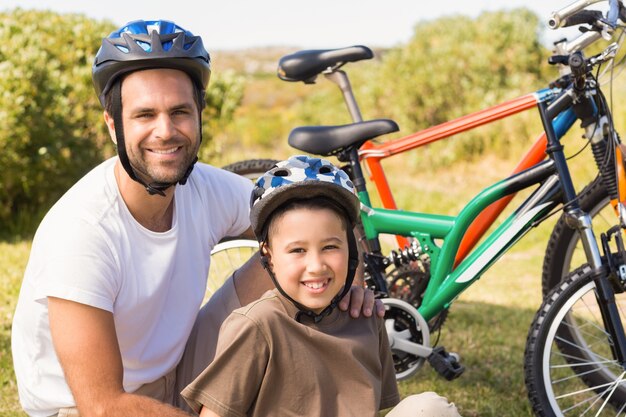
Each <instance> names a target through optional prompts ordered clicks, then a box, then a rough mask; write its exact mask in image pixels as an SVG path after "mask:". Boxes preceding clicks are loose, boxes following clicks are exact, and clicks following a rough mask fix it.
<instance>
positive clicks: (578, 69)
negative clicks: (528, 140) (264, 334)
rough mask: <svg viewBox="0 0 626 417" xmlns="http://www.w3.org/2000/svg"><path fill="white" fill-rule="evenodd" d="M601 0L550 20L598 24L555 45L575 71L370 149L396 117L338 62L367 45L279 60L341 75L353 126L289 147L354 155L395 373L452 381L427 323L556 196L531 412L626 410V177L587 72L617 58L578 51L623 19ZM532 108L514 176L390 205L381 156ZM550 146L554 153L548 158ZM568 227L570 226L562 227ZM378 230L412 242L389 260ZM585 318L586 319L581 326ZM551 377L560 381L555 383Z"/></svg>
mask: <svg viewBox="0 0 626 417" xmlns="http://www.w3.org/2000/svg"><path fill="white" fill-rule="evenodd" d="M595 2H596V1H593V0H579V1H578V2H575V3H573V4H572V5H570V6H568V7H566V8H564V9H562V10H561V11H559V12H557V13H556V14H555V15H554V16H553V19H552V21H551V25H552V26H554V27H561V26H566V25H579V24H584V25H585V27H588V28H589V29H590V30H588V31H587V32H585V33H583V35H581V36H580V37H579V38H577V39H576V40H574V41H573V42H569V43H568V42H566V41H563V42H560V43H559V44H558V45H557V49H558V53H557V54H556V55H554V56H553V57H552V62H553V63H557V64H560V65H561V66H562V68H564V69H569V74H564V75H562V76H561V77H560V78H559V79H558V80H557V81H555V82H554V83H553V85H552V86H551V88H548V89H543V90H540V91H537V92H535V93H533V94H529V95H526V96H522V97H520V98H518V99H514V100H511V101H508V102H505V103H503V104H501V105H498V106H494V107H491V108H488V109H485V110H483V111H481V112H477V113H473V114H471V115H468V116H465V117H461V118H459V119H456V120H453V121H450V122H447V123H444V124H442V125H439V126H434V127H432V128H429V129H426V130H424V131H421V132H418V133H416V134H414V135H410V136H407V137H405V138H400V139H395V140H390V141H387V142H384V143H382V144H374V143H373V142H372V139H375V138H377V137H378V136H380V135H383V134H387V133H391V132H394V131H397V130H398V127H397V125H396V124H395V123H394V122H393V121H391V120H385V119H381V120H371V121H363V120H362V118H361V115H360V110H359V108H358V105H357V103H356V100H355V99H354V96H353V94H352V90H351V87H350V84H349V80H348V77H347V75H346V73H345V72H344V71H342V70H341V67H342V66H343V65H345V64H346V63H348V62H355V61H359V60H362V59H368V58H371V57H372V53H371V50H369V49H368V48H366V47H362V46H358V47H351V48H344V49H338V50H321V51H320V50H318V51H302V52H299V53H296V54H293V55H290V56H287V57H283V58H282V59H281V61H280V63H279V76H280V77H281V78H283V79H285V80H288V81H304V82H312V81H313V80H314V79H315V77H317V75H319V74H324V75H325V76H326V78H328V79H330V80H331V81H332V82H335V83H336V84H338V85H339V87H340V88H341V90H342V92H343V94H344V98H345V100H346V103H347V106H348V109H349V111H350V113H351V115H352V117H353V120H354V121H355V123H353V124H350V125H343V126H308V127H299V128H296V129H294V130H293V131H292V132H291V134H290V136H289V144H290V145H291V146H292V147H294V148H295V149H298V150H300V151H304V152H307V153H310V154H316V155H323V156H330V155H334V156H336V157H337V158H338V159H339V161H341V162H343V163H346V164H347V165H346V167H345V169H346V170H347V171H348V173H349V174H350V175H351V177H352V179H353V181H354V183H355V186H356V188H357V191H358V193H359V198H360V199H361V201H362V236H363V243H364V245H365V247H366V248H367V250H366V252H365V255H364V257H365V265H366V272H367V273H366V282H367V284H368V286H370V287H371V288H373V289H374V290H375V291H377V293H378V294H379V295H380V296H381V297H382V298H383V302H384V303H385V304H386V307H387V309H388V311H387V315H386V325H387V330H388V334H389V337H390V342H391V346H392V351H393V355H394V363H395V365H396V372H397V377H398V378H399V379H403V378H407V377H409V376H411V375H413V374H414V373H415V372H416V371H417V370H418V369H419V368H420V367H421V366H422V365H423V364H424V363H425V362H426V361H428V362H429V363H430V364H431V365H433V367H434V368H435V369H436V370H437V371H438V372H439V373H440V374H442V375H443V376H444V377H446V378H447V379H453V378H456V377H458V376H459V375H460V374H461V373H462V372H463V367H462V366H461V365H460V364H459V362H458V357H456V356H455V355H452V354H449V353H447V352H446V351H445V349H444V348H443V347H441V346H439V347H432V346H430V332H431V330H433V329H434V328H437V327H438V326H440V325H441V324H442V321H443V319H444V318H445V313H446V311H447V309H448V308H449V307H450V305H451V304H452V302H453V300H454V299H455V298H456V297H457V296H458V295H459V294H460V293H461V292H462V291H463V290H465V289H466V288H467V287H468V286H470V285H471V284H472V283H474V282H475V281H476V280H477V279H478V278H479V277H480V276H481V275H482V274H483V273H484V272H485V271H486V270H487V269H488V268H489V266H491V265H492V264H493V263H494V262H495V261H496V260H497V259H498V258H499V257H500V256H501V255H502V254H504V253H505V252H506V251H507V250H508V249H510V248H511V247H513V246H514V245H515V244H516V243H517V241H518V240H519V239H520V238H521V237H522V236H523V235H525V234H526V233H527V232H528V231H529V230H530V229H531V228H532V227H534V226H536V225H537V224H539V223H541V222H542V221H543V220H545V219H546V218H547V217H549V216H550V215H551V214H552V213H554V212H555V210H556V208H557V207H558V206H560V205H562V206H563V208H562V210H563V214H562V216H561V219H559V222H558V223H557V226H556V227H555V229H554V231H553V233H552V235H551V237H550V242H549V245H548V248H547V254H546V257H545V262H544V271H543V277H542V284H543V289H544V291H545V292H546V293H547V296H546V298H545V301H544V303H543V304H542V307H541V308H540V310H539V312H538V313H537V315H536V317H535V320H534V321H533V324H532V325H531V329H530V331H529V336H528V340H527V349H526V353H525V364H524V365H525V374H526V384H527V387H528V391H529V397H530V400H531V403H532V406H533V409H534V410H535V413H537V415H542V416H543V415H546V416H548V415H549V416H552V415H563V413H564V412H566V411H571V410H575V411H578V409H577V408H578V407H583V410H585V408H586V409H588V410H586V411H589V410H592V409H593V410H594V413H595V412H597V414H596V415H600V413H601V412H603V411H604V410H606V407H607V405H611V406H614V407H616V408H617V409H619V410H620V412H621V410H623V409H624V408H626V405H625V404H626V391H624V390H625V389H626V387H623V386H622V381H623V378H624V375H626V372H624V369H626V337H624V330H623V325H622V322H621V320H620V316H619V311H618V307H617V305H616V304H615V302H613V301H611V300H613V299H614V295H615V293H622V292H624V290H625V289H626V250H625V249H624V244H623V239H622V233H621V230H622V229H623V228H624V227H626V208H625V207H624V205H623V203H622V202H624V201H625V200H626V173H625V168H624V158H623V153H622V149H621V144H620V142H619V137H618V136H617V133H616V132H615V130H614V128H613V123H612V116H611V112H610V110H609V107H608V104H607V102H606V99H605V98H604V95H603V93H602V90H601V88H600V85H599V84H598V83H597V80H596V78H597V77H595V76H594V74H593V72H592V70H593V69H596V68H599V67H600V66H601V65H602V64H603V63H605V62H609V61H611V60H612V59H613V57H614V56H615V54H616V53H617V48H618V45H617V44H612V45H611V46H609V47H608V48H607V49H605V51H604V52H602V53H600V54H598V55H594V56H592V57H590V58H587V57H585V56H584V54H583V53H582V52H581V51H582V50H583V49H584V48H585V47H587V46H589V45H591V44H592V43H594V42H595V41H597V40H598V39H600V38H601V37H602V33H601V32H604V34H610V33H612V32H613V31H614V29H615V28H616V23H617V18H618V16H619V17H620V19H621V20H622V21H625V20H626V12H625V10H624V8H623V5H622V4H621V2H618V1H617V0H611V1H610V10H609V12H608V13H607V16H604V15H603V14H602V13H600V12H594V11H589V10H584V9H583V8H584V7H586V6H588V5H589V4H591V3H595ZM587 25H588V26H587ZM621 39H622V38H621V37H620V40H621ZM530 108H538V110H539V114H540V117H541V120H542V123H543V127H544V130H545V132H544V134H542V135H541V137H540V138H539V139H538V140H537V142H536V143H535V144H534V145H533V146H532V147H531V149H530V151H529V152H528V153H527V154H526V155H525V156H524V158H522V161H521V162H520V164H519V165H518V167H517V168H516V169H515V171H514V172H513V174H512V175H511V176H510V177H508V178H506V179H504V180H502V181H500V182H498V183H496V184H493V185H491V186H489V187H487V188H486V189H485V190H483V191H482V192H480V193H479V194H478V195H477V196H476V197H475V198H474V199H472V200H471V201H470V202H469V203H468V204H467V206H465V208H463V209H462V210H461V212H460V213H459V214H458V215H457V216H444V215H438V214H428V213H417V212H410V211H405V210H398V209H397V208H396V207H395V203H394V202H393V197H392V196H391V192H390V191H389V186H388V184H387V181H386V179H385V177H384V172H383V171H382V167H381V165H380V160H381V159H383V158H386V157H389V156H392V155H395V154H397V153H401V152H405V151H408V150H410V149H414V148H416V147H419V146H423V145H425V144H427V143H431V142H433V141H435V140H440V139H443V138H446V137H449V136H451V135H453V134H456V133H458V132H461V131H466V130H469V129H472V128H474V127H477V126H479V125H483V124H486V123H490V122H492V121H494V120H498V119H501V118H504V117H507V116H509V115H511V114H515V113H518V112H521V111H524V110H528V109H530ZM576 120H581V121H582V122H583V125H584V126H585V135H586V137H587V139H589V141H590V143H591V148H592V150H593V154H594V158H595V161H596V165H597V168H598V171H599V173H600V174H601V176H600V178H599V179H596V180H595V181H594V182H593V183H592V184H590V185H589V186H588V187H586V188H584V189H583V191H582V192H581V193H580V195H577V194H576V192H575V188H574V185H573V183H572V179H571V176H570V172H569V166H568V161H567V159H566V158H565V156H564V154H563V147H562V145H561V144H560V141H559V140H560V138H561V137H562V136H563V135H564V134H565V132H567V131H568V130H569V129H570V128H571V126H572V125H573V124H574V123H575V121H576ZM546 154H547V155H548V159H547V160H544V159H545V155H546ZM361 161H364V163H366V164H367V166H368V168H369V171H370V174H371V176H372V177H373V179H374V183H375V184H376V187H377V189H378V190H379V194H380V196H381V200H382V204H383V207H380V208H378V207H372V204H371V201H370V198H369V194H368V191H367V189H366V178H365V176H364V174H363V168H362V167H361ZM269 163H270V162H268V164H269ZM231 168H233V167H231ZM264 168H266V167H264ZM267 168H269V167H267ZM530 188H534V191H533V192H532V194H531V195H530V197H528V198H527V199H526V200H525V201H524V202H522V203H521V204H520V205H519V206H518V207H517V208H516V209H515V210H514V212H513V214H511V215H510V216H509V217H508V218H507V219H505V220H504V222H503V223H501V224H500V225H499V226H497V227H496V228H495V230H494V231H492V232H490V233H489V234H488V235H487V236H486V239H485V240H484V241H482V242H481V243H480V244H478V246H475V245H477V243H478V241H479V239H480V238H481V237H482V236H483V235H484V234H485V233H486V231H487V229H488V227H489V226H490V225H491V224H493V222H494V220H495V218H496V217H497V215H498V214H499V213H500V212H501V211H502V210H503V208H504V206H505V205H506V204H508V203H509V202H510V199H512V197H513V195H514V194H515V193H517V192H518V191H521V190H525V189H530ZM607 196H608V197H609V198H610V200H611V206H612V207H613V208H614V210H615V214H614V215H613V216H612V217H613V219H614V224H615V225H616V226H615V227H611V228H606V229H604V230H603V232H604V233H602V234H601V239H600V242H597V241H596V238H595V235H594V231H593V228H592V225H593V222H594V221H595V220H596V218H597V213H598V212H599V211H600V210H601V209H603V208H604V207H605V206H607V205H608V201H607ZM592 215H595V217H593V218H592ZM566 225H567V226H568V227H571V228H572V229H573V230H574V232H573V233H569V232H567V231H566ZM383 233H385V234H393V235H399V236H400V240H399V245H400V247H403V248H404V249H402V250H400V251H398V252H396V251H392V252H391V253H390V254H389V255H388V256H384V255H383V254H382V249H381V245H380V242H379V235H380V234H383ZM407 237H408V238H409V239H408V240H407V239H406V238H407ZM577 242H580V243H581V244H582V246H583V248H584V252H585V258H586V261H587V264H585V265H582V266H581V267H580V268H578V269H575V270H574V271H573V272H570V271H569V270H570V268H571V265H570V264H571V263H572V262H573V259H574V256H573V254H574V252H575V245H576V243H577ZM611 246H614V247H615V248H612V247H611ZM473 248H474V249H473ZM472 249H473V250H472ZM561 260H562V261H561ZM574 262H575V261H574ZM416 265H417V268H416V267H415V266H416ZM390 266H395V267H396V271H400V273H402V274H404V277H403V278H402V279H403V282H408V283H409V284H408V287H406V286H405V287H403V288H400V289H399V288H397V287H394V284H397V283H398V282H399V281H397V280H396V278H394V276H393V274H388V273H387V272H386V269H387V268H388V267H390ZM399 268H402V269H399ZM400 273H398V274H396V275H399V274H400ZM390 276H391V277H390ZM407 276H408V277H409V279H407V278H406V277H407ZM388 284H391V285H390V291H388V290H387V286H388ZM407 288H408V289H409V291H408V296H407V295H406V294H407V292H406V291H405V290H406V289H407ZM586 294H596V295H597V297H594V296H593V295H592V296H591V297H590V298H589V297H585V295H586ZM401 298H404V299H401ZM594 300H595V301H594ZM583 301H585V302H595V304H596V310H597V312H599V313H600V318H599V319H598V318H597V316H596V318H595V322H593V326H589V322H590V321H591V319H592V318H593V316H589V315H587V316H582V315H580V314H577V313H575V312H576V311H577V310H572V307H576V306H577V305H578V304H579V302H580V303H582V302H583ZM581 318H584V319H586V320H587V321H586V322H582V321H579V320H581ZM587 328H589V329H593V330H602V332H601V333H600V337H597V338H594V339H591V337H592V334H591V331H590V330H588V329H587ZM600 342H602V345H599V343H600ZM553 357H554V359H553ZM596 358H604V360H603V361H597V360H596ZM552 361H556V362H557V363H552ZM552 366H555V368H552ZM615 369H617V371H616V370H615ZM565 372H566V375H562V373H565ZM552 376H555V377H556V376H559V378H558V379H554V380H553V379H552V378H551V377H552ZM562 381H565V384H562ZM607 387H608V388H607ZM562 391H565V392H562ZM581 396H583V397H584V398H583V399H582V400H580V399H579V397H581ZM571 399H574V401H573V402H571V401H570V400H571Z"/></svg>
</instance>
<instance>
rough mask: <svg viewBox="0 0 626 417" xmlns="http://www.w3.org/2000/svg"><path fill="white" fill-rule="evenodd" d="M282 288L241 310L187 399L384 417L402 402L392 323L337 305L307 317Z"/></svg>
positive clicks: (273, 410) (290, 412)
mask: <svg viewBox="0 0 626 417" xmlns="http://www.w3.org/2000/svg"><path fill="white" fill-rule="evenodd" d="M296 311H297V310H296V308H295V307H294V306H293V304H291V303H290V302H289V301H288V300H286V299H285V298H283V297H282V296H281V295H280V294H279V293H278V292H277V291H276V290H273V291H268V292H267V293H266V294H265V295H264V296H263V297H262V298H261V299H260V300H258V301H255V302H253V303H251V304H249V305H248V306H246V307H242V308H240V309H237V310H235V311H234V312H233V313H232V314H231V315H230V316H229V317H228V318H227V319H226V321H225V322H224V324H223V325H222V328H221V330H220V336H219V340H218V342H217V343H218V345H217V353H216V356H215V359H214V361H213V362H212V363H211V365H209V367H208V368H206V369H205V370H204V372H202V374H200V376H198V378H197V379H196V380H195V381H194V382H192V383H191V384H189V385H188V386H187V387H186V388H185V389H184V390H183V392H182V396H183V397H184V398H185V400H186V401H187V402H188V403H189V405H190V406H191V407H192V408H193V409H194V410H195V411H197V412H199V410H200V408H201V406H204V407H207V408H209V409H211V410H213V411H214V412H215V413H217V414H219V415H220V416H222V417H231V416H270V415H273V416H321V415H323V416H342V417H343V416H359V417H362V416H368V415H369V416H376V415H378V410H382V409H385V408H388V407H392V406H394V405H396V404H397V403H398V401H399V400H400V397H399V394H398V388H397V385H396V380H395V374H394V368H393V361H392V358H391V352H390V350H389V342H388V340H387V333H386V331H385V326H384V322H383V320H382V319H380V318H378V317H369V318H366V317H361V318H358V319H353V318H351V317H350V316H349V314H347V313H345V312H342V311H339V310H338V309H335V310H334V311H333V312H332V313H331V315H329V316H328V317H326V318H324V319H323V320H322V321H321V322H320V323H318V324H314V323H312V322H310V323H309V320H308V319H307V318H304V319H303V321H304V322H305V324H303V323H298V322H297V321H296V320H295V319H294V317H295V313H296Z"/></svg>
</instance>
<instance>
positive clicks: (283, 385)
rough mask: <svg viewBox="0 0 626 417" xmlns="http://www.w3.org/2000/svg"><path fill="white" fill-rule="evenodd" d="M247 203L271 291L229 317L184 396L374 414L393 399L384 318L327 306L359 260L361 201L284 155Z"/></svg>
mask: <svg viewBox="0 0 626 417" xmlns="http://www.w3.org/2000/svg"><path fill="white" fill-rule="evenodd" d="M251 206H252V207H251V212H250V219H251V224H252V227H253V229H254V232H255V234H256V236H257V238H258V240H259V243H260V253H261V257H262V262H263V265H264V267H265V268H266V269H267V271H268V272H269V274H270V276H271V278H272V280H273V281H274V283H275V285H276V289H275V290H272V291H269V292H267V293H266V294H265V295H264V296H263V297H262V298H261V299H260V300H258V301H256V302H253V303H252V304H249V305H248V306H246V307H243V308H241V309H238V310H236V311H235V312H233V314H231V315H230V316H229V318H228V319H227V320H226V321H225V322H224V324H223V326H222V328H221V330H220V337H219V340H218V347H217V354H216V357H215V359H214V361H213V363H212V364H211V365H210V366H209V367H208V368H207V369H206V370H205V371H204V372H203V373H202V374H201V375H200V376H199V377H198V378H197V379H196V380H195V381H194V382H193V383H192V384H190V385H189V386H188V387H187V388H185V390H183V392H182V396H183V397H184V398H185V399H186V400H187V402H188V403H189V405H190V406H191V407H192V408H193V409H194V410H196V411H198V412H200V416H201V417H207V416H221V417H229V416H242V415H246V416H268V415H293V416H296V415H297V416H320V415H326V416H348V415H353V416H363V415H372V416H374V415H377V411H378V410H382V409H385V408H389V407H392V406H394V405H396V404H397V403H398V401H399V394H398V389H397V386H396V381H395V374H394V369H393V362H392V358H391V353H390V350H389V343H388V339H387V334H386V331H385V327H384V323H383V321H382V320H381V319H380V318H376V317H371V318H361V319H358V320H355V319H351V318H350V317H349V315H347V314H344V313H342V312H341V311H339V310H338V309H336V308H335V307H336V305H337V303H338V301H339V300H340V299H341V298H342V297H343V295H345V292H346V291H347V289H349V287H350V285H351V284H352V281H353V278H354V275H355V272H356V269H357V266H358V251H357V246H356V241H355V238H354V234H353V233H352V227H353V226H354V225H355V224H356V221H357V220H358V216H359V207H360V203H359V200H358V198H357V197H356V195H355V194H354V190H353V186H352V183H351V181H350V180H349V178H348V176H347V175H346V174H345V173H344V172H343V171H341V170H339V169H338V168H336V167H335V166H333V165H332V164H331V163H330V162H328V161H325V160H322V159H319V158H311V157H307V156H296V157H291V158H289V159H288V160H287V161H283V162H280V163H278V164H277V165H276V167H275V168H273V169H272V170H270V171H268V172H267V173H266V174H265V175H263V176H262V177H261V178H260V179H259V180H258V181H257V184H256V187H255V189H254V191H253V193H252V199H251ZM438 398H441V397H438ZM446 404H447V403H446ZM452 407H453V406H452ZM454 410H456V409H454ZM412 411H415V410H412ZM411 414H415V413H414V412H412V413H411ZM449 415H457V414H449Z"/></svg>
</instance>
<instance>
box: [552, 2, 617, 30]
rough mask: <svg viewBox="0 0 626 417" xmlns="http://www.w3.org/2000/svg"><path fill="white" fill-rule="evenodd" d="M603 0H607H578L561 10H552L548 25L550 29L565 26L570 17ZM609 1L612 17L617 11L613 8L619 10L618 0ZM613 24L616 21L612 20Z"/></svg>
mask: <svg viewBox="0 0 626 417" xmlns="http://www.w3.org/2000/svg"><path fill="white" fill-rule="evenodd" d="M601 1H606V0H578V1H575V2H574V3H572V4H570V5H568V6H565V7H564V8H562V9H561V10H559V11H556V12H552V15H551V16H550V18H549V19H548V27H549V28H550V29H558V28H560V27H563V26H564V25H565V22H566V21H567V18H568V17H570V16H573V15H574V14H576V13H577V12H579V11H580V10H582V9H584V8H585V7H587V6H590V5H592V4H595V3H599V2H601ZM609 3H610V5H611V11H609V16H611V17H612V13H616V12H613V10H617V3H618V2H617V0H609ZM611 24H613V25H614V24H615V22H614V21H613V22H611Z"/></svg>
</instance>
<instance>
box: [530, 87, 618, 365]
mask: <svg viewBox="0 0 626 417" xmlns="http://www.w3.org/2000/svg"><path fill="white" fill-rule="evenodd" d="M571 93H574V94H571ZM575 96H577V94H575V92H573V91H570V94H567V93H566V94H563V95H562V96H561V97H560V99H557V100H556V101H555V102H554V103H552V104H551V105H550V106H548V105H547V104H546V103H540V104H539V113H540V115H541V119H542V122H543V126H544V129H545V132H546V136H547V139H548V147H547V150H546V152H547V153H548V154H549V155H550V157H551V158H552V159H553V160H554V162H555V165H556V169H557V172H558V174H559V179H560V182H561V187H562V190H563V195H564V201H565V202H566V210H565V214H566V220H567V224H568V226H570V227H572V228H574V229H575V230H577V231H578V234H579V236H580V240H581V243H582V245H583V249H584V252H585V255H586V258H587V262H588V264H589V265H590V267H591V269H592V274H593V281H594V283H595V285H596V292H595V295H596V298H597V301H598V305H599V307H600V314H601V316H602V321H603V323H604V326H605V329H606V331H607V333H608V335H607V337H608V338H609V342H612V343H609V344H610V346H611V349H612V353H613V356H614V358H615V360H616V361H617V362H618V363H619V364H620V365H621V366H622V368H623V369H625V370H626V336H625V335H624V326H623V324H622V321H621V318H620V314H619V310H618V308H617V304H616V303H615V290H614V289H613V286H612V284H611V282H610V281H609V276H608V275H609V271H608V268H607V267H606V265H605V264H604V263H603V261H602V255H601V253H600V248H599V246H598V243H597V241H596V239H595V235H594V233H593V227H592V222H591V216H590V215H589V213H585V212H584V211H583V210H582V209H581V208H580V205H579V204H578V200H577V198H576V191H575V190H574V185H573V183H572V179H571V176H570V172H569V168H568V166H567V161H566V159H565V155H564V152H563V146H562V145H561V143H560V141H559V140H558V138H557V136H556V134H555V132H554V129H553V126H552V122H551V120H552V119H553V117H554V116H556V115H557V114H559V113H560V111H561V110H562V109H563V107H564V106H565V105H567V104H568V103H569V104H571V103H573V102H574V97H575ZM581 99H582V100H581ZM577 100H580V101H579V102H578V104H576V105H574V108H575V109H576V106H593V103H591V101H590V100H589V98H588V97H584V96H578V97H577ZM594 107H595V106H594ZM594 112H595V111H594ZM606 256H607V259H608V258H609V257H610V256H611V254H610V252H609V253H607V254H606ZM607 262H609V261H608V260H607Z"/></svg>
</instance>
